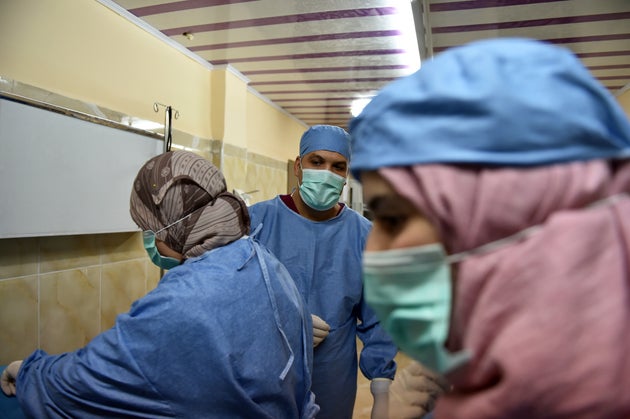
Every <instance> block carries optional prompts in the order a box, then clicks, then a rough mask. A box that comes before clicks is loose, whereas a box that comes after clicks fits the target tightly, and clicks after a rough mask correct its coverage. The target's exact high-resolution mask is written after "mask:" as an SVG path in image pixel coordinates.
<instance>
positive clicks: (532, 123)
mask: <svg viewBox="0 0 630 419" xmlns="http://www.w3.org/2000/svg"><path fill="white" fill-rule="evenodd" d="M350 134H351V136H352V153H353V157H354V159H353V165H352V171H353V174H354V175H355V177H357V178H359V179H360V180H361V182H362V184H363V191H364V198H365V202H366V204H367V206H368V208H369V209H370V210H371V211H372V213H373V216H374V217H373V218H374V220H373V223H374V224H373V229H372V232H371V234H370V236H369V238H368V242H367V245H366V252H365V253H364V260H363V270H364V287H365V291H364V292H365V298H366V300H367V302H368V304H370V305H371V306H372V308H373V309H374V310H375V312H376V313H377V315H378V316H379V318H380V320H381V324H382V325H383V327H384V328H385V329H386V330H387V331H388V332H389V333H390V335H391V336H392V337H393V339H394V341H395V342H396V343H397V344H398V346H399V347H400V348H401V350H403V351H404V352H406V353H407V354H408V355H410V356H411V357H413V358H415V359H416V360H418V361H419V362H421V363H423V364H424V365H426V366H427V367H429V368H431V369H433V370H434V371H436V372H438V373H440V374H443V375H444V376H445V377H446V378H447V379H448V380H449V382H450V384H451V385H452V388H451V391H450V392H449V393H448V394H445V395H444V396H442V397H441V398H440V399H439V400H438V402H437V405H436V408H435V411H434V412H433V414H434V418H435V419H442V418H448V419H457V418H465V419H477V418H479V419H492V418H497V419H498V418H502V419H506V418H510V419H518V418H528V419H531V418H571V419H592V418H598V419H603V418H611V419H612V418H619V419H624V418H630V392H629V391H628V388H630V355H629V354H630V197H629V193H630V158H629V156H630V123H629V121H628V119H627V116H626V115H625V114H624V112H623V110H622V109H621V108H620V106H619V105H618V103H617V102H616V101H615V99H614V98H613V97H612V96H611V95H610V94H609V93H608V92H607V91H606V89H605V88H604V87H602V86H601V85H600V84H599V83H598V82H596V81H595V80H594V79H593V77H592V76H591V75H590V74H589V73H588V71H587V70H586V69H585V68H584V67H583V66H582V65H581V64H580V62H579V60H578V59H577V58H576V57H575V56H574V55H573V54H571V53H570V52H569V51H568V50H565V49H562V48H558V47H554V46H551V45H549V44H545V43H542V42H537V41H532V40H526V39H502V40H491V41H481V42H475V43H471V44H469V45H467V46H464V47H461V48H454V49H451V50H449V51H446V52H444V53H442V54H440V55H438V56H437V57H436V58H435V59H434V60H433V61H431V62H429V63H428V64H426V65H424V66H423V68H422V69H421V70H419V71H418V72H417V73H415V74H413V75H411V76H409V77H406V78H403V79H401V80H398V81H396V82H394V83H392V84H391V85H389V86H387V87H386V88H385V89H383V90H382V91H381V92H380V93H379V94H378V95H377V96H376V97H375V98H374V100H373V101H372V102H371V103H370V104H369V105H368V106H367V107H366V108H365V109H364V111H363V112H362V113H361V115H359V116H358V117H357V118H355V119H354V120H353V121H351V125H350ZM395 384H396V380H394V384H393V385H392V391H395V389H396V388H395ZM392 400H395V398H392V397H391V393H390V403H393V401H392ZM390 406H391V404H390ZM390 411H392V410H391V409H390Z"/></svg>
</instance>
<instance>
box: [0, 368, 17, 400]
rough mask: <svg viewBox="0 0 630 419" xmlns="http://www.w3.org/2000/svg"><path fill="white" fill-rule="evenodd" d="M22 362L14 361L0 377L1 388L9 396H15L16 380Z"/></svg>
mask: <svg viewBox="0 0 630 419" xmlns="http://www.w3.org/2000/svg"><path fill="white" fill-rule="evenodd" d="M21 366H22V361H13V362H11V363H10V364H9V365H8V366H7V367H6V368H5V369H4V371H2V377H0V387H2V392H3V393H4V394H6V395H7V396H15V379H16V378H17V375H18V372H19V371H20V367H21Z"/></svg>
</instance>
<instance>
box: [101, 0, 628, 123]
mask: <svg viewBox="0 0 630 419" xmlns="http://www.w3.org/2000/svg"><path fill="white" fill-rule="evenodd" d="M114 2H115V3H117V4H118V5H119V6H121V7H123V8H124V9H126V10H128V11H129V12H130V13H132V14H133V15H135V16H136V17H138V18H140V19H142V20H143V21H144V22H145V23H146V24H148V25H150V26H152V27H154V28H155V29H157V30H158V31H160V32H162V33H163V34H164V35H166V36H168V37H170V38H171V39H172V40H173V41H175V42H176V43H178V44H180V45H182V46H183V47H184V48H187V49H188V50H190V51H191V52H192V53H194V54H195V55H197V56H198V57H199V58H201V59H202V60H205V61H207V62H209V63H210V64H211V65H213V66H222V65H230V66H231V67H232V68H234V69H236V70H238V71H239V72H240V73H241V74H243V76H245V78H246V79H248V80H249V86H250V89H254V90H255V91H256V92H258V93H259V94H260V95H262V96H264V97H266V98H267V99H268V100H269V101H271V102H273V103H275V104H276V105H277V106H279V107H281V108H283V109H284V110H285V111H286V112H288V113H290V114H291V115H293V116H294V117H295V118H297V119H299V120H301V121H303V122H304V123H306V124H308V125H313V124H323V123H326V124H336V125H341V126H344V127H345V126H346V125H347V122H348V120H349V119H350V118H351V113H350V108H351V104H352V102H353V101H354V100H356V99H365V98H370V97H372V96H373V95H374V94H376V92H377V91H378V90H379V89H380V88H382V87H383V86H384V85H386V84H388V83H389V82H391V81H393V80H395V79H396V78H399V77H402V76H405V75H407V74H410V73H411V72H413V71H415V70H416V69H417V68H418V66H419V65H420V60H429V59H430V58H431V57H432V56H433V55H434V54H437V53H439V52H441V51H443V50H445V49H447V48H450V47H454V46H458V45H462V44H465V43H467V42H470V41H473V40H478V39H487V38H496V37H514V36H516V37H528V38H535V39H541V40H545V41H548V42H551V43H555V44H558V45H562V46H564V47H566V48H569V49H571V50H572V51H573V52H574V53H575V54H576V55H577V56H578V57H579V58H580V59H581V60H582V61H583V63H584V64H585V65H586V66H587V67H588V68H589V70H590V71H591V72H592V73H593V75H594V76H595V77H596V78H598V79H599V80H600V82H601V83H602V84H603V85H604V86H606V87H607V88H608V89H609V90H610V92H611V93H613V94H616V93H618V92H620V91H621V90H622V89H626V88H628V86H629V85H630V0H470V1H453V0H316V1H315V0H184V1H181V0H180V1H169V0H114ZM414 24H415V26H414Z"/></svg>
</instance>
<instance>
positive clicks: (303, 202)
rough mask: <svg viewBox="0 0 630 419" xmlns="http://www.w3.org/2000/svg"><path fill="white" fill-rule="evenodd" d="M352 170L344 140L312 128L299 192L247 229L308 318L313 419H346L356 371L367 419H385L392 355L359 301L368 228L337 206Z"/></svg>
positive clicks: (269, 205)
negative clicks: (367, 389) (370, 403)
mask: <svg viewBox="0 0 630 419" xmlns="http://www.w3.org/2000/svg"><path fill="white" fill-rule="evenodd" d="M349 164H350V139H349V135H348V133H347V132H346V131H345V130H343V129H341V128H339V127H335V126H330V125H317V126H313V127H311V128H310V129H308V130H307V131H306V132H305V133H304V134H303V136H302V138H301V141H300V155H299V156H298V157H297V158H296V161H295V165H294V168H293V170H294V174H295V176H296V177H297V179H298V183H299V189H297V190H294V191H293V192H292V193H291V194H289V195H280V196H277V197H275V198H273V199H271V200H268V201H264V202H260V203H258V204H255V205H253V206H251V207H250V215H251V218H252V229H255V228H257V227H258V226H259V225H262V229H261V231H260V232H259V233H258V235H257V236H256V238H258V239H259V240H260V241H261V242H262V243H263V244H265V245H266V246H267V247H268V248H269V249H270V250H271V251H272V252H273V253H275V255H276V256H277V257H278V259H280V261H281V262H282V263H283V264H284V265H285V266H286V267H287V269H288V270H289V273H290V274H291V276H292V277H293V280H294V281H295V283H296V284H297V287H298V289H299V291H300V293H301V294H302V296H303V298H304V300H305V301H306V304H307V306H308V308H309V309H310V312H311V315H312V317H313V325H314V330H313V335H314V336H313V338H314V355H313V386H312V390H313V392H314V393H315V401H316V403H317V404H318V405H319V406H320V408H321V410H320V412H319V414H318V415H317V418H318V419H325V418H334V419H345V418H347V419H350V418H352V412H353V408H354V401H355V397H356V385H357V346H356V338H357V336H358V337H359V339H361V341H362V342H363V349H362V351H361V355H360V361H359V367H360V368H361V371H362V373H363V374H364V375H365V376H366V377H367V378H368V379H369V380H371V381H372V382H371V390H372V393H373V395H374V400H375V401H374V407H373V416H372V418H376V417H386V416H381V415H386V414H387V389H388V387H389V383H390V382H391V380H392V379H393V378H394V374H395V372H396V363H395V361H394V356H395V355H396V352H397V348H396V346H395V345H394V344H393V343H392V341H391V338H390V337H389V336H388V335H387V334H386V333H385V332H384V331H383V329H382V328H381V327H380V324H379V323H378V320H377V318H376V316H375V315H374V313H373V312H372V310H371V309H370V308H369V307H368V306H367V305H366V303H365V301H364V299H363V286H362V278H361V254H362V251H363V248H364V245H365V241H366V238H367V235H368V233H369V230H370V227H371V224H370V222H369V220H367V219H366V218H364V217H363V216H362V215H361V214H359V213H357V212H356V211H354V210H352V209H351V208H349V207H347V206H345V205H344V204H342V203H339V202H338V201H339V198H340V196H341V192H342V189H343V186H344V184H345V181H346V178H347V176H348V170H349Z"/></svg>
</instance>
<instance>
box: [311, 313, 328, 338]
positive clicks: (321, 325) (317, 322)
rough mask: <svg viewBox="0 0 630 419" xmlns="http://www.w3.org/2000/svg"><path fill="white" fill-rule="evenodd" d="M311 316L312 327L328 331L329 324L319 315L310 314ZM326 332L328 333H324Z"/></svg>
mask: <svg viewBox="0 0 630 419" xmlns="http://www.w3.org/2000/svg"><path fill="white" fill-rule="evenodd" d="M311 318H312V319H313V329H319V330H324V331H326V332H328V331H330V326H329V325H328V323H326V322H325V321H324V320H322V318H321V317H319V316H316V315H315V314H311ZM326 334H328V333H326Z"/></svg>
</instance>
